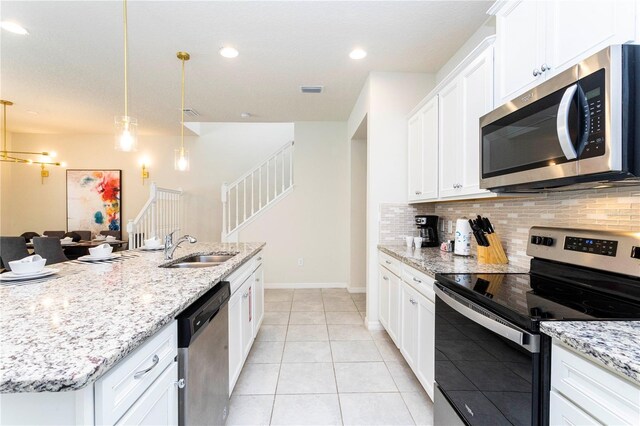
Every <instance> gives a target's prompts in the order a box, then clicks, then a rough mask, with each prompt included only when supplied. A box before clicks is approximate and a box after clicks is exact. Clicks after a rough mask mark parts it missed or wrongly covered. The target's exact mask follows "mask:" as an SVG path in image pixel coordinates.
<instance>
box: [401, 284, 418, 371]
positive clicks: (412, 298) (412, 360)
mask: <svg viewBox="0 0 640 426" xmlns="http://www.w3.org/2000/svg"><path fill="white" fill-rule="evenodd" d="M417 304H418V302H417V300H416V293H415V291H414V290H413V289H412V288H411V287H409V286H408V285H407V284H404V283H402V296H401V301H400V312H401V314H402V321H401V325H400V330H401V332H400V336H401V337H400V352H402V355H404V359H406V360H407V363H408V364H409V365H410V366H411V368H412V369H413V371H415V370H416V368H415V367H416V352H417V349H418V342H417V332H418V327H417V326H418V324H417V322H418V309H417V308H418V307H417Z"/></svg>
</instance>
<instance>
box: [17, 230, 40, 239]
mask: <svg viewBox="0 0 640 426" xmlns="http://www.w3.org/2000/svg"><path fill="white" fill-rule="evenodd" d="M20 236H21V237H22V238H24V240H25V241H26V242H29V241H31V239H32V238H33V237H39V236H40V234H38V233H37V232H31V231H29V232H23V233H22V235H20Z"/></svg>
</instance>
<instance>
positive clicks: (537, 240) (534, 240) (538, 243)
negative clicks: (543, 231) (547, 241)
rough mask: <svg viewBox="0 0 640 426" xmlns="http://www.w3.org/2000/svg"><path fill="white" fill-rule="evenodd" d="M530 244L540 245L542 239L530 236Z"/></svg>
mask: <svg viewBox="0 0 640 426" xmlns="http://www.w3.org/2000/svg"><path fill="white" fill-rule="evenodd" d="M531 244H534V245H540V244H542V237H538V236H537V235H532V236H531Z"/></svg>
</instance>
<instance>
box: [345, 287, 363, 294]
mask: <svg viewBox="0 0 640 426" xmlns="http://www.w3.org/2000/svg"><path fill="white" fill-rule="evenodd" d="M347 291H348V292H349V293H366V292H367V287H347Z"/></svg>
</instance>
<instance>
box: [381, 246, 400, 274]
mask: <svg viewBox="0 0 640 426" xmlns="http://www.w3.org/2000/svg"><path fill="white" fill-rule="evenodd" d="M378 259H379V260H378V262H379V263H380V265H382V266H384V267H385V268H387V269H388V270H390V271H391V272H393V273H394V274H395V275H396V276H398V277H399V276H400V275H401V270H402V262H400V261H399V260H398V259H395V258H393V257H391V256H389V255H388V254H386V253H383V252H381V251H379V252H378Z"/></svg>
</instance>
